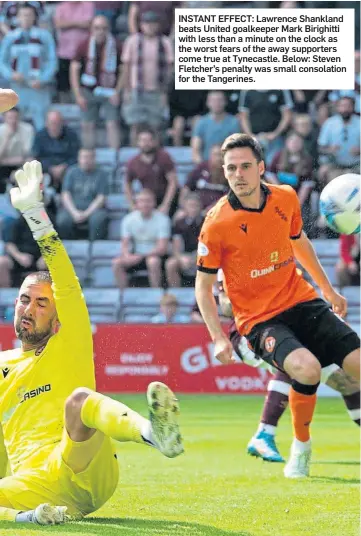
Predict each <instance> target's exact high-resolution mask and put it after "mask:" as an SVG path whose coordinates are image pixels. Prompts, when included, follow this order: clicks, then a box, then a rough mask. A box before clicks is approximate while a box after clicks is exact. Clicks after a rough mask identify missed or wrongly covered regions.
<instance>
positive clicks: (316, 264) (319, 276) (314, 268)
mask: <svg viewBox="0 0 361 536" xmlns="http://www.w3.org/2000/svg"><path fill="white" fill-rule="evenodd" d="M292 245H293V251H294V254H295V257H296V259H297V260H298V262H299V263H300V264H301V266H302V267H303V268H304V269H305V270H306V271H307V272H308V273H309V274H310V276H311V277H312V279H313V280H314V282H315V283H316V285H317V286H319V287H320V289H321V290H327V289H331V288H332V285H331V283H330V281H329V279H328V277H327V275H326V273H325V271H324V269H323V268H322V266H321V263H320V261H319V260H318V258H317V255H316V252H315V250H314V248H313V246H312V243H311V242H310V240H309V239H308V238H307V236H306V235H305V233H304V232H302V235H301V238H299V239H298V240H295V241H293V243H292Z"/></svg>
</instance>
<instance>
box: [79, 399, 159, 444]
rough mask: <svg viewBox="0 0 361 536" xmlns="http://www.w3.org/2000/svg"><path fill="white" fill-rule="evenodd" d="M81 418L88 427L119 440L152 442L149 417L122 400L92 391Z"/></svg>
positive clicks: (82, 409)
mask: <svg viewBox="0 0 361 536" xmlns="http://www.w3.org/2000/svg"><path fill="white" fill-rule="evenodd" d="M81 420H82V422H83V424H85V426H87V427H88V428H95V429H96V430H100V432H103V434H105V435H107V436H109V437H112V438H113V439H116V440H117V441H122V442H123V441H135V442H136V443H148V444H152V445H153V442H152V438H151V426H150V422H149V421H148V419H145V418H144V417H142V416H141V415H139V413H136V412H135V411H133V410H132V409H130V408H128V407H127V406H125V405H124V404H122V403H121V402H117V401H116V400H112V399H111V398H109V397H107V396H104V395H101V394H100V393H96V392H95V391H94V392H92V393H91V394H90V395H89V396H88V397H87V398H86V400H85V401H84V404H83V406H82V408H81Z"/></svg>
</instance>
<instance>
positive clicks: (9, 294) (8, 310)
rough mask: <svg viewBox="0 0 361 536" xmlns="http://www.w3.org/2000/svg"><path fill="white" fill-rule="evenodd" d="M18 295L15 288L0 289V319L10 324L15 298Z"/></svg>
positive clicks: (17, 290)
mask: <svg viewBox="0 0 361 536" xmlns="http://www.w3.org/2000/svg"><path fill="white" fill-rule="evenodd" d="M18 294H19V289H17V288H2V289H0V319H1V321H5V322H12V321H13V318H14V311H15V298H17V296H18Z"/></svg>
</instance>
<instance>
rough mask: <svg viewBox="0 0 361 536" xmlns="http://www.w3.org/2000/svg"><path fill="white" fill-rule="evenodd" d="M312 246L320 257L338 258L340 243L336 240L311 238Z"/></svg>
mask: <svg viewBox="0 0 361 536" xmlns="http://www.w3.org/2000/svg"><path fill="white" fill-rule="evenodd" d="M312 244H313V247H314V248H315V250H316V253H317V256H318V257H319V258H320V259H324V258H332V259H338V258H339V256H340V243H339V241H338V240H321V239H316V240H312Z"/></svg>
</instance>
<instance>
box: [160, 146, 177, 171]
mask: <svg viewBox="0 0 361 536" xmlns="http://www.w3.org/2000/svg"><path fill="white" fill-rule="evenodd" d="M162 167H163V170H164V173H169V172H170V171H174V170H175V165H174V162H173V160H172V159H171V157H170V155H169V154H168V153H167V152H166V151H163V153H162Z"/></svg>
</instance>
